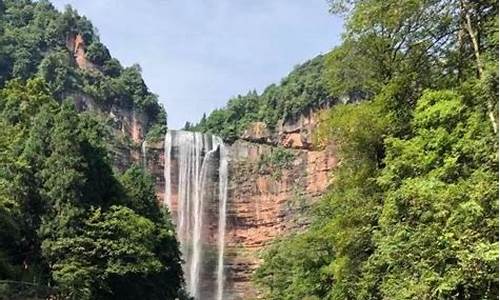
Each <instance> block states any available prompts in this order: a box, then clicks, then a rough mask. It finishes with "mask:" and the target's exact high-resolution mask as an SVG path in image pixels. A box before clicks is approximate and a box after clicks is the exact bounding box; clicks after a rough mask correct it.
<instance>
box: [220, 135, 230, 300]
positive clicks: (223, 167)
mask: <svg viewBox="0 0 500 300" xmlns="http://www.w3.org/2000/svg"><path fill="white" fill-rule="evenodd" d="M219 149H220V151H219V152H220V162H219V226H218V228H219V230H218V235H217V239H218V240H217V249H218V252H219V256H218V258H217V300H222V297H223V295H224V244H225V243H224V242H225V235H226V210H227V208H226V206H227V177H228V176H227V174H228V161H227V153H226V147H225V146H224V143H222V141H221V142H220V147H219Z"/></svg>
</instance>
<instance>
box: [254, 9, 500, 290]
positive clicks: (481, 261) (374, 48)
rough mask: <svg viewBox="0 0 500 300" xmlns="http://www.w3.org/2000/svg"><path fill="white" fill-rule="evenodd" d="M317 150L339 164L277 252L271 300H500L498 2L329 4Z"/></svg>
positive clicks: (270, 267) (265, 273) (264, 276)
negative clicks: (307, 221)
mask: <svg viewBox="0 0 500 300" xmlns="http://www.w3.org/2000/svg"><path fill="white" fill-rule="evenodd" d="M330 4H331V9H332V11H333V12H335V13H342V14H344V16H345V18H346V32H345V35H344V40H343V43H342V44H341V45H340V46H339V47H337V48H336V49H334V50H333V51H332V53H330V54H329V55H328V57H327V58H326V65H325V68H326V70H325V72H324V73H325V77H324V78H325V81H326V82H327V84H328V86H329V91H330V93H332V94H333V95H348V94H350V93H356V94H359V95H363V97H365V98H366V99H367V101H364V102H361V103H358V104H346V105H342V104H339V105H337V106H335V107H334V108H333V109H332V110H331V111H329V112H327V113H325V115H324V121H323V123H322V125H321V127H320V128H319V130H318V132H317V138H318V143H319V144H326V143H329V142H331V141H332V140H333V141H335V142H336V143H337V145H339V148H340V149H339V151H340V153H339V155H340V158H341V163H340V165H339V166H338V168H337V169H336V171H335V174H333V175H334V183H333V186H332V187H331V189H330V191H329V193H328V194H327V195H326V196H325V197H324V198H323V199H322V200H321V201H320V203H319V204H318V205H317V207H316V208H315V210H314V211H313V212H312V215H313V219H314V221H313V223H312V225H311V226H310V228H309V229H307V230H306V231H305V232H301V233H295V234H294V235H292V236H289V237H286V238H283V239H282V240H280V241H278V242H276V243H275V244H274V245H273V246H271V247H270V248H269V249H268V250H267V251H266V252H265V253H264V255H263V259H264V263H263V264H262V266H261V267H260V268H259V269H258V270H257V273H256V275H255V280H256V282H257V283H258V284H260V286H261V288H262V291H263V293H264V294H265V296H264V297H265V299H498V271H499V270H498V247H499V244H498V136H497V130H498V123H497V122H498V2H496V1H488V0H487V1H469V0H448V1H428V0H416V1H415V0H411V1H410V0H404V1H400V0H397V1H396V0H389V1H387V0H383V1H382V0H367V1H346V0H332V1H330Z"/></svg>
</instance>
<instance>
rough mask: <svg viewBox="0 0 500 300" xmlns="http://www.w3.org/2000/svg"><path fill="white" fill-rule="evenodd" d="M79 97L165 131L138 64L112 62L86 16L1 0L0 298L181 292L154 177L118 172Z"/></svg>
mask: <svg viewBox="0 0 500 300" xmlns="http://www.w3.org/2000/svg"><path fill="white" fill-rule="evenodd" d="M78 40H79V43H80V46H78V44H77V43H78V42H77V41H78ZM82 45H85V49H84V50H85V52H82V50H83V46H82ZM77 47H82V48H77ZM78 51H80V52H78ZM81 95H84V96H85V97H88V98H90V99H92V100H93V101H95V103H97V106H98V109H97V110H98V111H99V110H102V111H105V110H106V108H107V107H109V106H112V105H114V106H117V107H120V108H124V109H125V110H127V109H128V110H131V111H134V112H136V111H137V112H143V113H145V114H146V115H148V116H149V123H148V124H146V125H145V126H146V130H148V129H149V131H150V132H151V131H156V133H158V132H159V133H161V132H162V131H164V130H165V118H166V116H165V111H164V110H163V108H162V107H161V106H160V105H159V104H158V101H157V97H156V96H155V95H154V94H152V93H151V92H150V91H149V90H148V88H147V87H146V85H145V84H144V81H143V79H142V77H141V74H140V68H139V67H138V66H133V67H129V68H124V67H122V66H121V65H120V63H119V62H118V61H117V60H116V59H114V58H112V57H111V56H110V54H109V51H108V50H107V49H106V47H105V46H104V45H103V44H102V43H101V42H100V41H99V37H98V35H97V34H96V30H95V29H94V27H93V26H92V24H91V23H90V22H89V21H88V20H87V19H86V18H84V17H81V16H79V15H78V13H77V12H76V11H75V10H73V9H71V8H67V9H66V10H65V11H64V12H58V11H56V10H55V9H54V7H53V6H52V5H51V4H50V3H49V2H48V1H46V0H41V1H36V2H34V1H30V0H22V1H19V0H5V1H0V299H46V298H47V297H49V296H50V297H51V299H56V298H57V299H175V298H182V297H183V291H182V290H183V279H182V270H181V259H180V254H179V250H178V243H177V240H176V237H175V230H174V226H173V225H172V223H171V221H170V217H169V214H168V212H167V210H166V209H164V208H160V207H159V206H158V205H157V198H156V195H155V192H154V183H153V181H152V178H151V177H150V176H149V175H148V174H146V173H145V172H144V170H142V168H139V167H135V166H133V167H131V168H130V169H128V170H127V171H126V172H124V173H119V172H117V171H116V168H114V162H113V160H112V156H111V154H110V151H111V145H110V141H111V140H112V139H115V138H116V135H115V133H116V131H115V128H114V127H113V124H110V122H109V120H107V119H106V118H103V117H102V115H99V114H98V113H97V111H86V112H85V111H84V112H77V110H76V108H75V98H76V97H78V96H81Z"/></svg>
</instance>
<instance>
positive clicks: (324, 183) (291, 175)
mask: <svg viewBox="0 0 500 300" xmlns="http://www.w3.org/2000/svg"><path fill="white" fill-rule="evenodd" d="M317 120H318V114H316V113H314V112H311V113H309V114H307V115H302V116H300V117H299V118H298V119H297V120H294V121H289V122H285V123H283V124H281V125H280V126H278V128H277V132H276V133H271V132H269V131H268V135H267V137H266V138H265V142H266V143H262V141H263V137H262V134H261V135H257V136H255V135H252V134H249V133H251V132H256V130H255V127H259V126H262V125H261V124H254V125H253V126H254V128H250V129H249V130H248V131H247V133H246V135H245V136H244V138H245V139H246V141H243V140H240V141H237V142H235V143H234V144H233V145H232V148H231V150H232V161H231V164H230V166H231V172H230V183H231V184H230V190H229V206H228V225H227V233H226V247H227V251H226V253H227V254H226V268H227V270H228V272H227V273H228V275H227V276H228V287H227V288H228V290H230V293H231V294H232V295H233V296H234V298H233V299H253V298H257V297H258V293H257V290H256V288H255V287H254V286H253V285H252V283H251V277H252V274H253V272H254V271H255V269H256V268H257V267H258V265H259V263H260V260H259V252H260V251H262V250H263V249H264V248H265V246H266V245H268V244H269V243H270V242H272V241H273V240H274V239H276V238H278V237H280V236H283V235H286V234H289V233H291V232H293V231H296V230H300V229H301V228H303V227H304V226H306V225H307V224H308V223H309V217H308V212H309V208H310V207H311V204H313V203H314V202H315V201H317V200H318V199H319V197H321V196H322V195H323V194H324V193H325V191H326V189H327V187H328V185H329V183H330V173H331V170H332V169H333V168H334V167H335V166H336V165H337V158H336V154H335V153H336V151H335V146H334V145H330V146H328V147H326V148H325V149H321V150H316V149H314V147H313V143H312V132H313V130H314V128H315V126H316V122H317ZM262 132H263V131H262V130H261V131H260V133H262ZM255 141H258V142H259V143H256V142H255ZM276 146H281V147H285V148H288V149H289V150H288V151H291V152H292V153H293V160H292V162H291V164H290V166H289V167H287V168H282V169H281V170H277V169H272V170H271V169H269V168H268V169H262V168H259V165H260V164H261V163H260V161H261V160H262V159H264V158H265V157H266V156H268V155H271V152H272V151H275V149H276Z"/></svg>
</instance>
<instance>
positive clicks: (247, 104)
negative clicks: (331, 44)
mask: <svg viewBox="0 0 500 300" xmlns="http://www.w3.org/2000/svg"><path fill="white" fill-rule="evenodd" d="M324 64H325V59H324V56H322V55H319V56H317V57H315V58H314V59H312V60H310V61H308V62H306V63H304V64H302V65H299V66H297V67H296V68H295V69H294V70H293V71H292V72H291V73H290V74H289V75H288V76H287V77H285V78H284V79H283V80H282V81H281V83H280V84H278V85H276V84H272V85H270V86H268V87H267V88H266V89H265V90H264V92H263V93H262V94H260V95H259V94H257V92H256V91H250V92H248V94H247V95H245V96H241V95H239V96H237V97H235V98H232V99H230V100H229V101H228V103H227V105H226V106H225V107H224V108H221V109H216V110H214V111H213V112H211V113H210V114H209V115H208V117H206V116H203V118H202V119H201V120H200V122H199V123H198V124H196V125H194V126H190V125H189V124H187V125H188V126H187V127H188V128H186V129H190V130H196V131H201V132H208V133H212V134H216V135H219V136H221V137H223V138H224V139H225V140H227V141H233V140H235V139H236V138H237V137H239V136H241V134H242V133H243V131H244V130H245V129H246V128H247V126H248V125H249V124H250V123H251V122H255V121H260V122H264V123H265V124H266V125H267V127H268V128H270V129H273V128H274V127H275V126H276V124H277V123H278V121H279V120H283V119H290V118H293V117H295V116H297V115H299V114H300V113H303V112H306V111H307V109H309V108H317V107H319V106H322V105H330V104H331V103H332V102H333V101H334V99H333V97H331V96H330V92H329V91H328V90H327V88H326V84H325V82H324V80H323V73H324V70H325V67H324Z"/></svg>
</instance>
